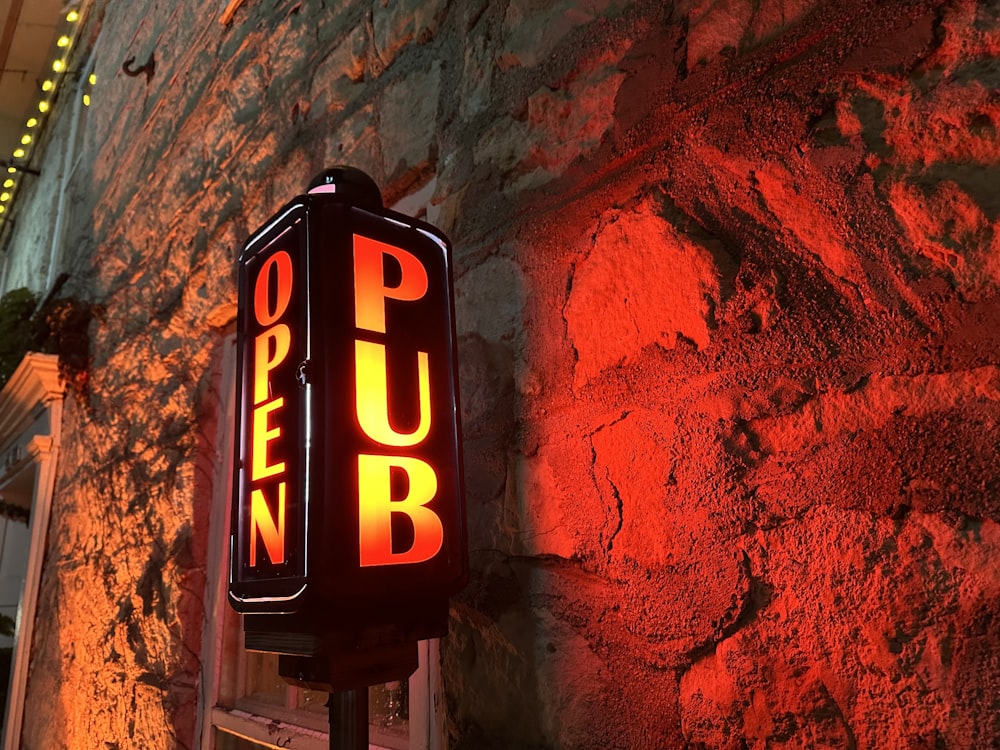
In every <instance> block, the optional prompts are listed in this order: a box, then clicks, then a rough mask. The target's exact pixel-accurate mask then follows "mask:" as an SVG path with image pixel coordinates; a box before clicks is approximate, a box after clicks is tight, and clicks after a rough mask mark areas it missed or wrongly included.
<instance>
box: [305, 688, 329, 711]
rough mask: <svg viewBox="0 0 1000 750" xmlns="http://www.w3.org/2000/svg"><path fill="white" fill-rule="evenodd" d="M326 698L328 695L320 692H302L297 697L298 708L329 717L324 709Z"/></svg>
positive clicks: (326, 709) (325, 708)
mask: <svg viewBox="0 0 1000 750" xmlns="http://www.w3.org/2000/svg"><path fill="white" fill-rule="evenodd" d="M328 697H329V693H326V692H324V691H322V690H303V691H302V695H301V696H300V697H299V708H304V709H305V710H306V711H312V712H313V713H318V714H323V716H329V713H330V711H329V709H328V708H327V707H326V699H327V698H328Z"/></svg>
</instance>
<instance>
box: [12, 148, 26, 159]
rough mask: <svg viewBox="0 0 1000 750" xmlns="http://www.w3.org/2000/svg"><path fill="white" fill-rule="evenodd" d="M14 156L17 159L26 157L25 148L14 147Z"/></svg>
mask: <svg viewBox="0 0 1000 750" xmlns="http://www.w3.org/2000/svg"><path fill="white" fill-rule="evenodd" d="M14 158H15V159H23V158H24V149H23V148H16V149H14Z"/></svg>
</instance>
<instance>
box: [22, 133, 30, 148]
mask: <svg viewBox="0 0 1000 750" xmlns="http://www.w3.org/2000/svg"><path fill="white" fill-rule="evenodd" d="M29 143H31V136H30V135H22V136H21V145H22V146H27V145H28V144H29Z"/></svg>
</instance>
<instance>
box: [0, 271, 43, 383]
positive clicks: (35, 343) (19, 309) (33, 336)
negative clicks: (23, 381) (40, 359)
mask: <svg viewBox="0 0 1000 750" xmlns="http://www.w3.org/2000/svg"><path fill="white" fill-rule="evenodd" d="M37 306H38V296H37V295H36V294H34V293H33V292H31V291H30V290H28V289H25V288H23V287H22V288H21V289H12V290H11V291H9V292H7V293H6V294H5V295H3V297H0V387H2V386H3V385H4V384H5V383H6V382H7V381H8V380H9V379H10V376H11V375H13V374H14V370H15V369H16V368H17V366H18V365H19V364H20V363H21V360H22V359H23V358H24V355H25V352H29V351H32V350H37V349H38V347H39V346H40V345H41V343H42V342H41V341H40V339H41V336H40V335H39V334H40V331H39V330H38V326H37V324H36V322H35V320H34V312H35V308H36V307H37Z"/></svg>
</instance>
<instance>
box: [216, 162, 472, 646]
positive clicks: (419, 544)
mask: <svg viewBox="0 0 1000 750" xmlns="http://www.w3.org/2000/svg"><path fill="white" fill-rule="evenodd" d="M238 284H239V313H238V323H237V335H238V357H237V358H238V363H239V364H238V373H237V379H238V381H237V425H236V427H237V429H236V435H237V443H236V456H235V463H234V476H233V517H232V529H231V535H230V549H231V567H230V582H229V600H230V602H231V604H232V605H233V607H234V608H235V609H236V610H237V611H239V612H242V613H244V614H245V615H247V617H245V629H246V630H247V633H248V638H247V643H248V647H251V640H252V638H251V637H250V633H251V632H255V631H259V632H262V633H270V634H271V635H270V636H265V637H263V640H262V641H261V640H260V639H258V641H260V642H259V643H258V647H259V648H261V650H273V651H278V652H283V653H308V652H310V649H312V650H316V648H317V646H316V645H315V643H313V644H312V645H309V644H308V643H307V644H305V645H303V643H301V642H292V641H288V639H287V638H286V639H285V640H282V636H281V634H282V633H293V634H295V633H297V634H299V635H306V636H308V637H309V638H312V639H313V640H315V638H317V637H319V638H322V637H325V636H326V635H328V634H329V633H331V632H339V631H344V630H350V631H358V630H359V629H364V628H369V627H384V626H400V627H403V628H404V629H407V630H408V631H412V632H413V634H414V635H415V637H421V638H424V637H430V636H433V635H443V634H444V629H445V627H446V625H445V623H446V619H447V600H448V597H449V596H451V595H452V594H454V593H456V592H457V591H458V590H459V589H460V588H461V587H462V585H464V583H465V580H466V578H467V572H468V553H467V543H466V531H465V511H464V499H463V479H462V462H461V435H460V426H459V411H458V409H459V407H458V398H457V368H456V356H455V348H456V344H455V316H454V303H453V292H452V282H451V248H450V245H449V242H448V240H447V238H445V236H444V235H443V234H441V232H439V231H438V230H436V229H435V228H434V227H432V226H430V225H428V224H426V223H424V222H421V221H417V220H415V219H411V218H408V217H406V216H403V215H400V214H397V213H395V212H393V211H389V210H386V209H384V208H382V205H381V196H380V195H379V193H378V189H377V187H375V184H374V182H372V181H371V180H370V178H368V177H367V176H366V175H364V174H363V173H360V172H357V171H356V170H350V169H344V168H339V169H334V170H328V171H327V172H325V173H323V175H321V176H320V177H318V178H317V179H316V180H314V181H313V185H312V186H311V189H310V192H309V194H307V195H301V196H298V197H297V198H295V199H294V200H292V201H291V202H289V203H288V204H287V205H285V206H284V207H283V208H282V209H281V210H280V211H278V213H277V214H276V215H275V216H274V217H272V218H271V220H270V221H268V222H267V223H266V224H265V225H264V226H263V227H261V228H260V229H259V230H258V231H257V232H256V233H255V234H254V235H253V236H251V237H250V239H249V240H248V241H247V242H246V244H245V246H244V248H243V251H242V253H241V254H240V257H239V281H238Z"/></svg>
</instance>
